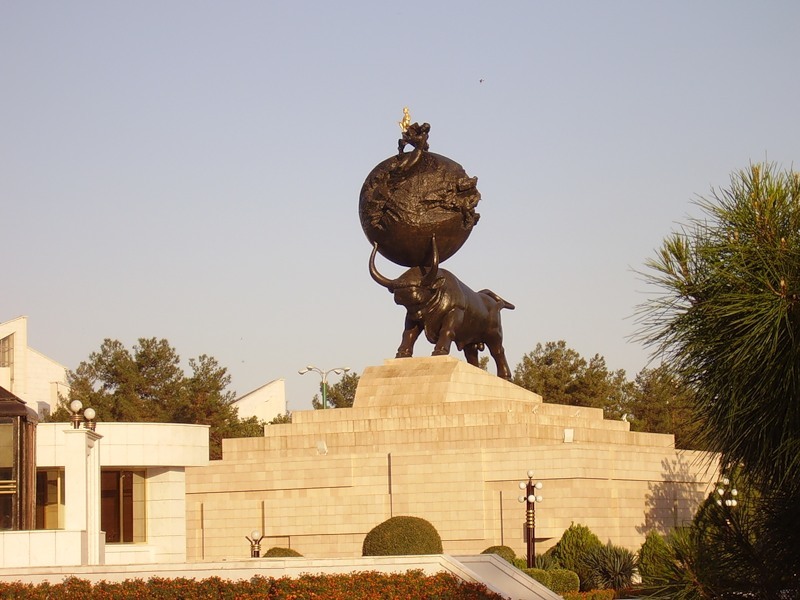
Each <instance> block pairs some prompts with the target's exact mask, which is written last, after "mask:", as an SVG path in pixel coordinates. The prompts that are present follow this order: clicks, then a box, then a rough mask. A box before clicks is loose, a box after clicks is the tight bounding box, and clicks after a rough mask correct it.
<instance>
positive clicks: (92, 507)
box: [0, 423, 208, 568]
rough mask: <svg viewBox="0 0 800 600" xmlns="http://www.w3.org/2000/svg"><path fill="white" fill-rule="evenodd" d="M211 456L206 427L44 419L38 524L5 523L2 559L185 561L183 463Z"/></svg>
mask: <svg viewBox="0 0 800 600" xmlns="http://www.w3.org/2000/svg"><path fill="white" fill-rule="evenodd" d="M207 464H208V426H207V425H184V424H175V423H98V424H97V429H96V431H90V430H88V429H84V428H80V429H73V428H72V425H71V424H70V423H40V424H39V425H38V427H37V428H36V529H35V530H32V531H0V567H6V568H7V567H34V566H48V567H50V566H69V565H86V564H97V565H99V564H109V565H111V564H137V563H156V562H158V563H166V562H183V561H185V560H186V486H185V470H186V467H188V466H204V465H207Z"/></svg>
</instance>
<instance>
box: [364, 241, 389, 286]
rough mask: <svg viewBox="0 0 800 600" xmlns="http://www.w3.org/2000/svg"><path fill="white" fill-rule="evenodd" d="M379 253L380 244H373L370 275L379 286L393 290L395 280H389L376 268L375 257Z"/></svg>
mask: <svg viewBox="0 0 800 600" xmlns="http://www.w3.org/2000/svg"><path fill="white" fill-rule="evenodd" d="M377 253H378V242H373V243H372V254H371V255H370V257H369V274H370V275H372V278H373V279H374V280H375V281H376V282H377V283H378V284H379V285H382V286H383V287H385V288H389V290H390V291H391V289H392V288H393V287H394V280H392V279H388V278H386V277H384V276H383V275H381V274H380V273H378V268H377V267H376V266H375V255H376V254H377Z"/></svg>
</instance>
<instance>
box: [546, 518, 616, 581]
mask: <svg viewBox="0 0 800 600" xmlns="http://www.w3.org/2000/svg"><path fill="white" fill-rule="evenodd" d="M602 545H603V544H602V542H601V541H600V538H598V537H597V536H596V535H595V534H594V533H592V531H591V530H590V529H589V528H588V527H586V525H580V524H578V525H576V524H575V523H573V524H571V525H570V526H569V528H568V529H567V530H566V531H565V532H564V533H563V534H562V535H561V539H560V540H558V543H556V545H555V546H553V548H552V549H551V551H550V552H551V553H552V554H553V556H555V557H556V559H557V560H558V562H559V563H560V564H561V566H562V567H563V568H565V569H569V570H570V571H574V572H575V573H577V574H578V577H579V578H580V580H581V590H584V591H585V590H587V589H589V587H588V586H590V584H591V576H592V570H591V568H590V567H589V566H588V565H587V563H586V557H587V556H588V555H589V553H590V552H592V551H593V550H594V549H596V548H600V547H602Z"/></svg>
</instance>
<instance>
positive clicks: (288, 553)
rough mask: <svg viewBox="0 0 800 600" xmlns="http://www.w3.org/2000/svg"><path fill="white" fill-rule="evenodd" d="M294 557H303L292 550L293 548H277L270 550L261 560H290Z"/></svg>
mask: <svg viewBox="0 0 800 600" xmlns="http://www.w3.org/2000/svg"><path fill="white" fill-rule="evenodd" d="M292 556H303V555H302V554H300V553H299V552H298V551H297V550H292V549H291V548H279V547H278V546H275V547H274V548H270V549H269V550H267V551H266V552H264V554H263V555H262V556H261V558H288V557H292Z"/></svg>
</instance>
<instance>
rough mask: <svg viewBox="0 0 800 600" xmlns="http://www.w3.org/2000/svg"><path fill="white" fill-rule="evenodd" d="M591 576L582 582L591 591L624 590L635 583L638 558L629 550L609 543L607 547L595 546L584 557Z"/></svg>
mask: <svg viewBox="0 0 800 600" xmlns="http://www.w3.org/2000/svg"><path fill="white" fill-rule="evenodd" d="M583 562H584V564H585V565H586V566H587V567H588V568H589V571H590V575H589V577H588V579H587V580H585V581H582V583H581V584H582V586H583V587H585V588H589V589H601V590H603V589H609V590H623V589H626V588H629V587H630V586H631V584H632V583H633V576H634V574H635V573H636V556H635V555H634V553H633V552H631V551H630V550H628V549H627V548H623V547H621V546H615V545H614V544H612V543H611V542H608V543H607V544H606V545H605V546H593V547H592V548H591V549H590V550H589V551H588V552H587V553H586V555H585V556H584V557H583Z"/></svg>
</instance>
